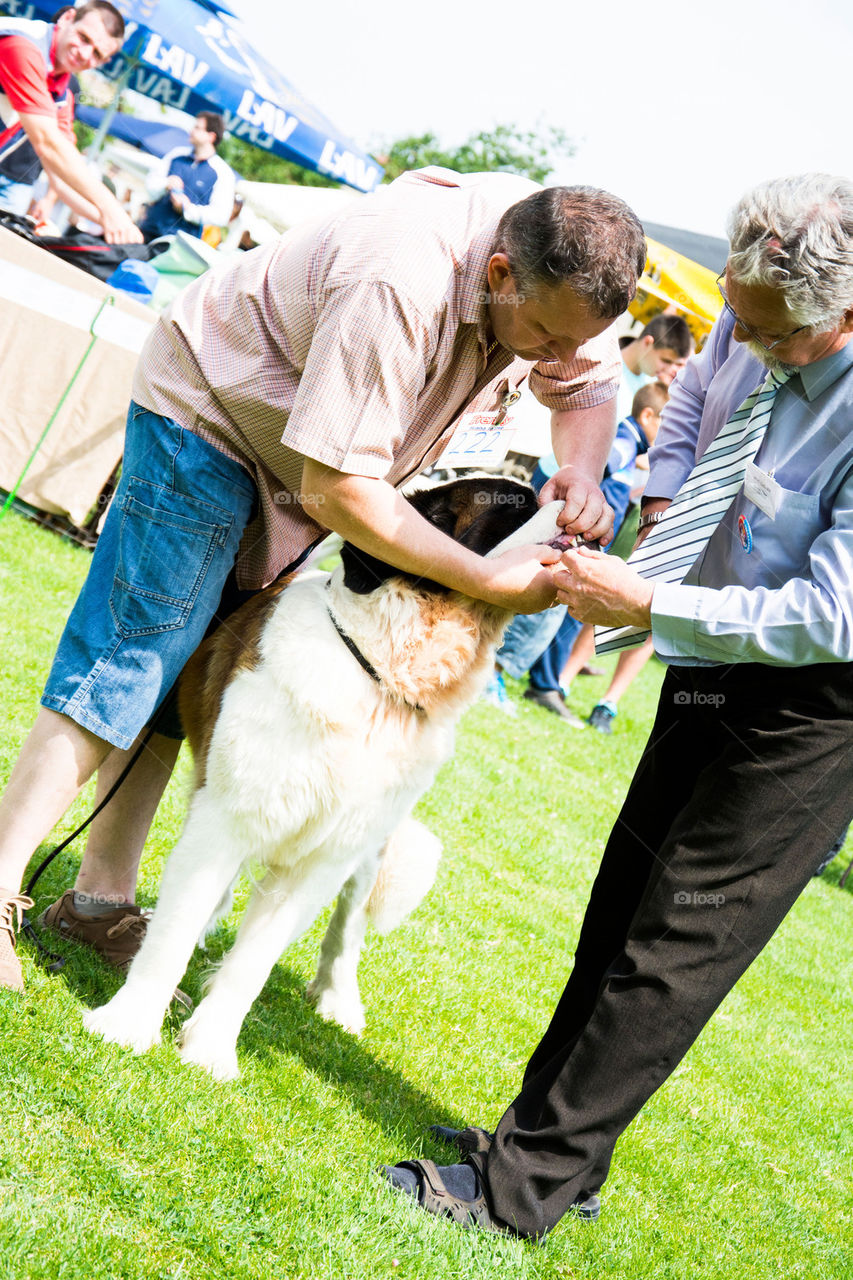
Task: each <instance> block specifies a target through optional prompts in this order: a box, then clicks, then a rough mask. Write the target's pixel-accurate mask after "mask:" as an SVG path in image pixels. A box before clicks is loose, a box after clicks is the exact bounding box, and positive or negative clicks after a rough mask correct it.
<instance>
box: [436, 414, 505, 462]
mask: <svg viewBox="0 0 853 1280" xmlns="http://www.w3.org/2000/svg"><path fill="white" fill-rule="evenodd" d="M517 425H518V424H517V422H516V421H515V419H514V418H513V415H512V414H511V413H509V412H507V408H506V405H502V406H501V408H500V409H498V410H493V411H492V412H491V413H463V414H462V417H461V418H460V419H459V425H458V426H457V428H456V430H455V431H454V433H453V435H452V436H451V438H450V442H449V443H448V446H447V448H446V449H445V450H444V453H443V454H442V455H441V457H440V458H439V460H438V462H437V463H436V466H439V467H498V466H500V464H501V463H502V462H503V460H504V458H505V457H506V455H507V451H508V449H509V446H510V442H511V441H512V437H513V436H514V434H515V431H516V427H517Z"/></svg>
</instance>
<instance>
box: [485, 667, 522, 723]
mask: <svg viewBox="0 0 853 1280" xmlns="http://www.w3.org/2000/svg"><path fill="white" fill-rule="evenodd" d="M483 701H484V702H488V703H489V705H490V706H492V707H497V709H498V711H503V713H504V715H507V716H514V715H517V714H518V707H517V706H516V705H515V703H514V702H513V701H512V699H511V698H510V696H509V694H508V693H507V691H506V685H505V684H504V678H503V676H502V675H501V673H500V671H496V672H495V674H494V675H493V676H492V677H491V679H490V680H489V683H488V684H487V685H486V687H485V689H484V690H483Z"/></svg>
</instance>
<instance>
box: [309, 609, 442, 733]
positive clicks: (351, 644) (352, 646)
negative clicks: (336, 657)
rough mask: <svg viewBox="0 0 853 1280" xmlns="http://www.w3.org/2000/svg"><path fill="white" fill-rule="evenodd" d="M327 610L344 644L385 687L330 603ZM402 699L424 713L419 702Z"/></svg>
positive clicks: (369, 673) (379, 683) (413, 708)
mask: <svg viewBox="0 0 853 1280" xmlns="http://www.w3.org/2000/svg"><path fill="white" fill-rule="evenodd" d="M326 612H327V613H328V615H329V617H330V618H331V620H332V626H333V627H334V628H335V630H336V631H337V633H338V635H339V636H340V637H341V639H342V640H343V642H344V644H345V645H346V647H347V648H348V649H349V651H350V653H351V654H352V656H353V657H354V658H355V660H356V662H357V663H358V665H359V666H360V667H361V668H362V670H364V671H366V672H367V674H368V675H369V676H370V678H371V680H375V681H376V683H377V684H378V685H382V686H383V688H384V687H385V686H384V683H383V680H382V677H381V675H380V674H379V672H378V671H377V670H376V668H375V667H374V666H373V665H372V663H370V662H368V660H367V658H365V656H364V654H363V653H362V652H361V650H360V649H359V647H358V645H357V644H356V642H355V641H354V640H353V638H352V636H348V635H347V633H346V632H345V631H344V629H343V627H342V626H341V624H340V623H339V622H338V620H337V618H336V617H335V615H334V614H333V613H332V610H331V608H330V607H329V605H326ZM400 701H401V702H402V703H403V705H404V706H406V707H409V708H410V709H411V710H412V711H420V712H421V714H423V707H421V706H419V705H418V703H416V702H406V699H405V698H401V699H400Z"/></svg>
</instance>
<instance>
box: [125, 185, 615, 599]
mask: <svg viewBox="0 0 853 1280" xmlns="http://www.w3.org/2000/svg"><path fill="white" fill-rule="evenodd" d="M536 189H537V188H536V187H535V186H534V184H533V183H531V182H528V181H527V180H526V179H523V178H517V177H513V176H511V175H508V174H476V175H473V174H472V175H459V174H454V173H451V172H450V171H449V170H442V169H427V170H420V171H418V172H416V173H409V174H404V175H403V176H402V177H401V178H398V179H397V181H396V182H394V183H392V184H391V185H390V186H388V187H385V188H382V189H380V191H378V192H377V193H375V194H374V195H372V196H368V197H366V198H365V199H361V200H355V201H354V202H353V204H352V205H348V206H347V207H346V208H344V209H343V210H342V211H340V212H339V213H337V214H336V215H335V216H334V217H333V218H332V219H330V220H329V219H327V220H325V221H324V222H323V223H321V224H317V223H313V224H311V225H310V226H307V227H302V226H300V227H298V228H296V229H295V230H293V231H291V232H289V233H288V234H286V235H284V236H283V237H282V238H281V239H280V240H277V241H274V242H273V243H272V244H271V245H268V246H265V247H263V248H261V249H255V250H253V251H252V252H250V253H247V254H245V255H243V256H242V258H241V261H240V262H239V263H238V264H237V265H236V266H230V265H228V266H225V267H224V268H220V267H218V266H217V267H214V268H213V269H212V270H210V271H209V272H207V274H206V275H204V276H202V277H201V278H200V279H199V280H198V281H197V282H195V283H194V284H192V285H190V286H189V287H188V288H187V289H185V290H184V291H183V292H182V293H181V294H180V295H179V296H178V297H177V299H176V300H175V302H174V303H173V304H172V307H171V309H170V310H169V311H168V312H167V313H166V314H165V315H164V316H163V317H162V318H161V320H160V321H159V323H158V324H157V326H156V327H155V329H154V331H153V333H152V335H151V337H150V338H149V340H148V342H147V345H146V347H145V350H144V352H143V355H142V358H141V360H140V363H139V366H138V368H137V372H136V378H135V381H134V388H133V397H134V399H135V400H136V401H137V402H138V403H139V404H141V405H142V406H143V407H145V408H147V409H151V410H153V411H154V412H155V413H160V414H162V415H164V416H165V417H169V418H174V419H175V421H177V422H179V423H180V424H181V425H182V426H184V427H187V428H189V429H190V430H192V431H194V432H195V433H196V434H198V435H200V436H201V437H202V438H203V439H205V440H207V441H209V442H210V443H212V444H214V445H215V446H216V447H217V448H219V449H221V450H222V451H223V452H224V453H227V454H228V455H229V456H230V457H232V458H235V459H236V460H237V461H238V462H240V463H242V464H243V465H244V466H245V467H246V468H247V469H248V470H249V471H250V472H251V474H252V476H253V478H254V479H255V481H256V483H257V486H258V493H259V498H260V506H259V511H258V516H257V518H256V519H255V521H254V522H253V524H252V525H251V526H250V527H249V529H247V531H246V535H245V537H244V540H243V545H242V547H241V551H240V556H239V559H238V566H237V567H238V581H239V583H240V585H241V586H243V587H258V586H262V585H264V584H265V583H267V582H270V581H271V580H272V579H273V578H275V577H276V576H277V575H278V574H279V573H280V572H281V571H282V569H284V568H285V567H287V566H288V565H290V564H292V563H293V562H294V561H296V560H297V559H298V558H299V557H300V555H301V554H302V553H303V552H304V551H305V550H306V549H307V548H308V547H309V546H310V545H311V544H312V543H313V542H315V541H316V540H317V539H318V538H320V537H322V536H323V535H324V534H325V532H326V530H325V529H324V528H323V527H322V526H321V525H319V524H318V523H316V522H315V521H314V520H313V519H312V518H311V514H310V513H309V512H308V511H307V510H306V509H305V508H304V507H303V506H302V505H301V503H300V501H299V489H300V481H301V475H302V465H303V459H304V458H305V457H309V458H313V459H316V460H317V461H318V462H322V463H325V464H327V465H328V466H331V467H334V468H335V469H336V470H339V471H345V472H347V473H350V474H354V475H361V476H371V477H377V478H384V479H385V480H387V481H388V483H389V484H392V485H395V486H398V485H401V484H403V483H404V482H405V481H407V480H408V479H410V478H411V477H412V476H414V475H417V474H418V472H420V471H422V470H423V469H424V468H425V467H427V466H429V465H430V464H432V463H433V462H435V460H436V459H437V458H438V457H439V456H440V454H441V453H442V451H443V449H444V447H445V446H446V444H447V442H448V441H449V439H450V437H451V435H452V434H453V430H454V427H455V425H456V422H457V420H458V418H459V416H460V414H461V413H462V412H464V411H466V410H468V409H483V410H485V409H487V408H492V407H497V406H498V405H499V404H500V401H501V400H502V398H503V396H504V395H505V394H506V391H507V390H508V389H509V388H511V387H515V386H517V385H518V384H519V383H520V382H521V381H523V380H524V378H525V377H526V376H527V375H528V373H530V371H531V367H532V366H531V364H530V362H529V361H524V360H519V359H516V358H515V357H513V355H512V354H511V353H510V352H509V351H506V350H505V349H504V348H502V347H496V348H495V347H494V344H493V343H492V344H491V345H490V344H489V342H488V338H489V331H488V329H487V312H486V290H487V288H488V285H487V278H486V267H487V264H488V261H489V258H490V256H491V253H492V246H493V243H494V235H495V231H496V228H497V225H498V222H499V221H500V218H501V215H502V214H503V213H504V211H505V210H506V209H508V208H509V207H510V206H511V205H513V204H515V203H516V202H517V201H519V200H523V199H524V198H525V196H528V195H530V194H531V192H533V191H535V190H536ZM619 368H620V361H619V353H618V349H617V346H616V339H615V336H614V333H613V330H612V329H609V330H607V332H606V333H605V334H603V335H602V336H601V337H599V338H596V339H594V340H593V341H591V342H589V343H586V344H584V346H583V347H581V348H580V350H579V351H578V353H577V356H576V358H575V359H574V360H573V361H572V362H571V364H568V365H562V366H561V365H554V364H550V365H548V366H542V369H541V370H539V369H538V368H537V369H534V372H533V374H532V376H531V386H532V389H533V391H534V393H535V394H536V396H537V397H538V398H539V399H540V400H541V401H542V402H543V403H544V404H545V405H547V407H548V408H551V409H573V408H588V407H592V406H593V405H596V404H601V403H603V402H604V401H606V400H609V399H611V398H612V397H613V396H614V395H615V393H616V388H617V385H618V379H619ZM315 514H316V513H315Z"/></svg>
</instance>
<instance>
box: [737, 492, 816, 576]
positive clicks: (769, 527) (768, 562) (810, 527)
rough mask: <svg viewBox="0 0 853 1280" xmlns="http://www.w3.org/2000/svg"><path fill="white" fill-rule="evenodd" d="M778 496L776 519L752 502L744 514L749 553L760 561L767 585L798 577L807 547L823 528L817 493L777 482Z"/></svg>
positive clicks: (806, 560) (805, 565) (803, 567)
mask: <svg viewBox="0 0 853 1280" xmlns="http://www.w3.org/2000/svg"><path fill="white" fill-rule="evenodd" d="M778 497H779V500H778V505H777V508H776V518H775V520H772V519H771V518H770V516H767V515H765V514H764V512H763V511H760V510H759V509H758V508H757V507H754V506H752V504H749V505H750V506H751V507H752V510H751V511H750V512H748V515H747V518H748V520H749V523H750V526H751V529H752V539H753V552H752V555H753V556H755V557H756V560H757V562H760V564H761V567H762V570H763V572H762V573H761V581H762V583H763V584H764V585H765V586H769V587H772V586H774V585H778V584H779V583H781V582H787V581H788V580H789V579H791V578H797V577H801V576H802V575H803V573H804V572H806V571H807V569H808V559H809V550H810V548H811V545H812V543H813V542H814V540H815V538H817V536H818V534H819V533H821V532H822V529H823V524H822V520H821V512H820V495H819V494H817V493H799V492H798V491H797V490H794V489H783V488H781V486H780V488H779V493H778ZM768 575H770V580H769V581H768ZM773 578H775V579H776V582H773Z"/></svg>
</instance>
